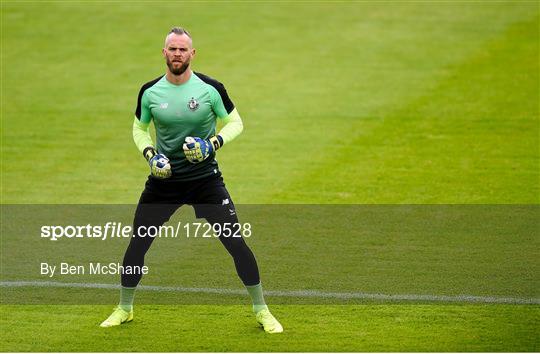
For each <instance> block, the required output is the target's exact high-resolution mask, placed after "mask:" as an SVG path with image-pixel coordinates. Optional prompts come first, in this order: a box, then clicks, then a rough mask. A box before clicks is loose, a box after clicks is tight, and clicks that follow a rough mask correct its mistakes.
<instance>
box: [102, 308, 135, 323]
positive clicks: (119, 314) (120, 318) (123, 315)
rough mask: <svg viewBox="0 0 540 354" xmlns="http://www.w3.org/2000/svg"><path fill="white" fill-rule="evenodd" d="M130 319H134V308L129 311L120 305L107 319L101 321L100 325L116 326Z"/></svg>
mask: <svg viewBox="0 0 540 354" xmlns="http://www.w3.org/2000/svg"><path fill="white" fill-rule="evenodd" d="M130 321H133V310H131V311H129V312H127V311H125V310H123V309H122V308H120V306H118V307H116V308H115V309H114V311H113V313H112V314H111V315H110V316H109V317H107V319H106V320H105V321H103V322H101V324H100V325H99V326H100V327H114V326H119V325H121V324H122V323H126V322H130Z"/></svg>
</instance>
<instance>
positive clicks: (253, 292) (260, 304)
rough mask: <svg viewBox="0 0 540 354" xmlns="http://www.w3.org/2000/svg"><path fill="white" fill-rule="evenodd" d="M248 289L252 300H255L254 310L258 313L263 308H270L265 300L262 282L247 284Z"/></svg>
mask: <svg viewBox="0 0 540 354" xmlns="http://www.w3.org/2000/svg"><path fill="white" fill-rule="evenodd" d="M246 289H247V291H248V293H249V296H251V301H252V302H253V312H255V313H257V312H259V311H261V310H265V309H268V306H266V303H265V302H264V296H263V290H262V285H261V283H259V284H257V285H246Z"/></svg>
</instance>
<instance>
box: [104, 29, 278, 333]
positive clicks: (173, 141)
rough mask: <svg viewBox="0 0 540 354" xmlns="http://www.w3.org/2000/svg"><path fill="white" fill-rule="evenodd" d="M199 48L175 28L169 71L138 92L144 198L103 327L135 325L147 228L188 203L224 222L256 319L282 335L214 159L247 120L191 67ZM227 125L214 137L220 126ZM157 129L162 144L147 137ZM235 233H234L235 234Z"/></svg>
mask: <svg viewBox="0 0 540 354" xmlns="http://www.w3.org/2000/svg"><path fill="white" fill-rule="evenodd" d="M194 56H195V48H193V41H192V38H191V36H190V34H189V33H188V32H187V31H186V30H185V29H183V28H179V27H175V28H173V29H172V30H171V31H170V32H169V34H168V35H167V37H166V38H165V47H164V48H163V57H164V59H165V62H166V64H167V69H166V73H165V75H163V76H160V77H158V78H156V79H154V80H152V81H149V82H147V83H146V84H144V85H143V86H142V88H141V90H140V92H139V96H138V99H137V108H136V110H135V119H134V121H133V140H134V141H135V144H136V145H137V147H138V149H139V150H140V151H141V152H142V154H143V156H144V157H145V159H146V160H147V161H148V164H149V166H150V175H149V176H148V180H147V181H146V185H145V188H144V190H143V192H142V194H141V197H140V199H139V203H138V205H137V210H136V212H135V218H134V222H133V232H134V234H133V237H132V238H131V241H130V244H129V246H128V248H127V250H126V253H125V255H124V261H123V269H124V271H123V272H122V273H121V283H122V288H121V291H120V302H119V304H118V306H117V307H116V308H115V310H114V312H113V313H112V314H111V315H110V316H109V317H108V318H107V319H106V320H105V321H103V323H101V327H112V326H118V325H120V324H122V323H125V322H129V321H132V320H133V298H134V294H135V289H136V287H137V285H138V283H139V281H140V280H141V278H142V275H143V274H144V273H143V271H144V268H143V265H144V256H145V254H146V252H147V251H148V249H149V248H150V246H151V244H152V241H153V240H154V238H153V237H145V236H146V235H145V234H143V233H142V232H143V231H141V230H148V228H149V227H151V226H154V227H159V226H161V225H163V224H164V223H165V222H167V221H168V220H169V218H170V217H171V216H172V214H173V213H174V212H175V211H176V210H177V209H178V208H179V207H180V206H182V205H184V204H188V205H192V206H193V207H194V209H195V214H196V216H197V218H204V219H206V220H207V222H209V223H210V224H212V225H216V224H218V225H219V228H217V229H218V230H222V232H223V234H218V235H217V236H218V238H219V240H220V241H221V243H222V244H223V246H225V248H226V250H227V251H228V252H229V254H230V255H231V256H232V258H233V260H234V265H235V267H236V271H237V274H238V276H239V277H240V279H241V280H242V282H243V283H244V285H245V287H246V289H247V292H248V294H249V295H250V297H251V299H252V302H253V312H254V313H255V318H256V319H257V321H258V322H259V324H260V325H261V326H262V327H263V329H264V330H265V331H266V332H267V333H280V332H283V327H282V326H281V324H280V323H279V322H278V321H277V320H276V319H275V317H274V316H273V315H272V314H271V313H270V311H269V310H268V306H267V305H266V304H265V301H264V297H263V291H262V286H261V282H260V277H259V270H258V267H257V261H256V260H255V257H254V255H253V253H252V252H251V250H250V248H249V247H248V246H247V244H246V242H245V241H244V239H243V238H242V237H230V236H229V237H228V236H227V235H229V234H230V232H227V233H226V232H225V231H227V227H228V228H229V230H228V231H231V230H230V228H231V225H239V223H238V218H237V215H236V210H235V207H234V204H233V202H232V199H231V196H230V195H229V192H228V191H227V189H226V188H225V184H224V183H223V178H222V177H221V172H220V170H219V166H218V163H217V161H216V160H215V154H216V151H217V150H218V149H220V148H221V147H223V145H225V144H228V143H230V142H231V141H232V140H233V139H234V138H235V137H237V136H238V135H239V134H240V133H241V132H242V130H243V125H242V119H241V118H240V115H239V114H238V111H237V110H236V108H235V106H234V104H233V102H232V101H231V99H230V98H229V96H228V94H227V91H226V90H225V87H224V86H223V84H221V83H220V82H219V81H216V80H214V79H212V78H211V77H209V76H206V75H203V74H201V73H196V72H193V71H192V70H191V60H192V59H193V57H194ZM217 119H222V120H223V122H224V123H225V125H224V126H223V128H222V129H221V130H220V131H219V133H218V134H216V121H217ZM151 122H153V123H154V127H155V130H156V140H157V141H156V144H154V143H153V141H152V138H151V136H150V132H149V126H150V123H151ZM233 231H235V230H233Z"/></svg>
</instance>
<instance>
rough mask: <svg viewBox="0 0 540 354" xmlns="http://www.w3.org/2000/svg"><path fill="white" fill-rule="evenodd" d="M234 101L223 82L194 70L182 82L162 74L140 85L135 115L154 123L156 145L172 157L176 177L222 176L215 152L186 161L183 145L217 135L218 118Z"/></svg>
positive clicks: (174, 177)
mask: <svg viewBox="0 0 540 354" xmlns="http://www.w3.org/2000/svg"><path fill="white" fill-rule="evenodd" d="M233 110H234V104H233V103H232V101H231V100H230V98H229V96H228V95H227V91H226V90H225V87H224V86H223V84H221V83H220V82H219V81H217V80H214V79H212V78H210V77H208V76H206V75H203V74H200V73H196V72H192V74H191V77H190V78H189V80H188V81H186V82H185V83H183V84H181V85H175V84H172V83H170V82H169V81H168V80H167V78H166V77H165V75H164V76H160V77H158V78H157V79H155V80H152V81H150V82H148V83H146V84H144V85H143V86H142V87H141V90H140V92H139V97H138V99H137V109H136V111H135V116H136V118H137V119H138V120H139V121H140V123H143V124H149V123H150V122H151V121H153V122H154V127H155V130H156V140H157V141H156V148H157V151H158V152H159V153H162V154H164V155H165V156H167V157H168V158H169V159H170V164H171V169H172V176H171V179H174V180H184V181H189V180H194V179H199V178H204V177H207V176H211V175H219V174H220V172H219V167H218V163H217V161H216V159H215V153H214V154H212V155H211V156H209V157H208V158H207V159H206V160H204V161H203V162H200V163H198V164H192V163H190V162H189V161H187V160H186V158H185V156H184V151H183V149H182V145H183V144H184V140H185V138H186V137H188V136H192V137H200V138H202V139H207V138H209V137H211V136H213V135H215V134H216V119H217V118H226V117H227V116H228V115H229V113H231V112H232V111H233Z"/></svg>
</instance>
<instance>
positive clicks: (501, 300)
mask: <svg viewBox="0 0 540 354" xmlns="http://www.w3.org/2000/svg"><path fill="white" fill-rule="evenodd" d="M0 287H4V288H16V287H41V288H90V289H119V288H120V285H116V284H102V283H63V282H55V281H3V282H0ZM137 290H143V291H144V290H145V291H172V292H182V293H205V294H221V295H246V290H244V289H242V290H240V289H219V288H217V289H216V288H186V287H179V286H154V285H139V286H138V287H137ZM264 293H265V295H268V296H277V297H297V298H324V299H342V300H353V299H360V300H362V299H363V300H384V301H404V300H405V301H428V302H467V303H483V304H540V299H539V298H528V299H524V298H514V297H498V296H473V295H456V296H448V295H421V294H396V295H388V294H369V293H336V292H323V291H316V290H266V291H265V292H264Z"/></svg>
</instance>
